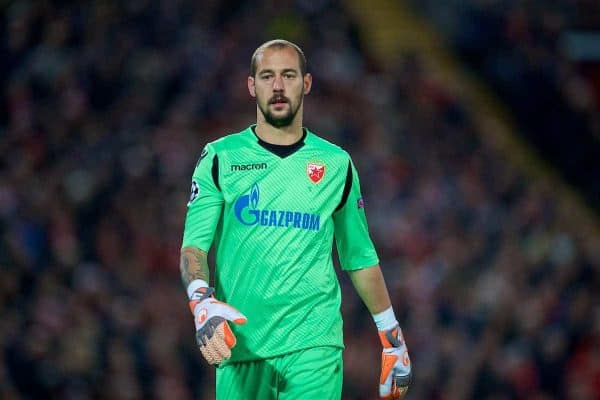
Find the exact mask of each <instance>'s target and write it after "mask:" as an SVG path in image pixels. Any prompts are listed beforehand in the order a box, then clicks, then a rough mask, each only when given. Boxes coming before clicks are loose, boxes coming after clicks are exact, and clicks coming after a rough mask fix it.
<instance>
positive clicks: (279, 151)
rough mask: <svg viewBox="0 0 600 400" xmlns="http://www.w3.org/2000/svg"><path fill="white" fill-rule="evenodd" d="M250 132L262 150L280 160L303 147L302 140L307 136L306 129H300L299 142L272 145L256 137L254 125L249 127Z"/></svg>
mask: <svg viewBox="0 0 600 400" xmlns="http://www.w3.org/2000/svg"><path fill="white" fill-rule="evenodd" d="M250 130H251V131H252V133H253V134H254V137H255V138H256V140H257V142H258V144H259V145H260V146H262V147H263V148H264V149H266V150H268V151H269V152H271V153H273V154H275V155H276V156H278V157H280V158H286V157H288V156H291V155H292V154H294V153H295V152H297V151H298V150H300V149H301V148H302V147H303V146H304V139H306V134H307V130H306V128H302V138H300V140H298V141H297V142H296V143H292V144H273V143H268V142H265V141H264V140H262V139H261V138H259V137H258V135H257V134H256V125H251V126H250Z"/></svg>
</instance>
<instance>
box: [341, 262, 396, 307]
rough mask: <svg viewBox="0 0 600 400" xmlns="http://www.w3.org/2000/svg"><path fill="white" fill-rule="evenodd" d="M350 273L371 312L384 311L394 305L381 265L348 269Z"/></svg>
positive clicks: (355, 286)
mask: <svg viewBox="0 0 600 400" xmlns="http://www.w3.org/2000/svg"><path fill="white" fill-rule="evenodd" d="M348 275H349V276H350V279H351V280H352V284H353V285H354V288H355V289H356V292H357V293H358V295H359V296H360V298H361V299H362V301H363V302H364V303H365V305H366V306H367V308H368V309H369V312H371V314H377V313H379V312H382V311H384V310H386V309H388V308H389V307H390V306H391V305H392V303H391V302H390V296H389V294H388V291H387V287H386V285H385V280H384V279H383V274H382V273H381V268H379V265H376V266H374V267H371V268H364V269H359V270H355V271H348Z"/></svg>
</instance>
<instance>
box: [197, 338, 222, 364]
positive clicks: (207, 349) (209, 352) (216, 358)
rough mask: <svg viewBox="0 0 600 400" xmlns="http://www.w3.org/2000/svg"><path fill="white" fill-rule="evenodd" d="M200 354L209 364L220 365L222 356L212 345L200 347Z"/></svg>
mask: <svg viewBox="0 0 600 400" xmlns="http://www.w3.org/2000/svg"><path fill="white" fill-rule="evenodd" d="M200 352H201V353H202V356H203V357H204V358H205V359H206V361H207V362H208V363H209V364H219V363H220V362H221V356H220V355H219V354H218V353H217V352H216V351H215V350H214V348H213V347H212V346H211V344H210V343H208V344H207V345H206V346H200Z"/></svg>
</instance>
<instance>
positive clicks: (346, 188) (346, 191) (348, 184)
mask: <svg viewBox="0 0 600 400" xmlns="http://www.w3.org/2000/svg"><path fill="white" fill-rule="evenodd" d="M350 189H352V164H351V163H350V161H348V172H346V183H345V184H344V191H343V193H342V199H341V200H340V204H338V206H337V207H336V208H335V211H334V212H336V211H338V210H339V209H341V208H342V207H344V205H345V204H346V202H347V201H348V196H350Z"/></svg>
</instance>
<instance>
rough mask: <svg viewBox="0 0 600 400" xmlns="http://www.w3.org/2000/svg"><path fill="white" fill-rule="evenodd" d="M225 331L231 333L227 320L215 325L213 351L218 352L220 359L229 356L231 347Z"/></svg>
mask: <svg viewBox="0 0 600 400" xmlns="http://www.w3.org/2000/svg"><path fill="white" fill-rule="evenodd" d="M226 331H229V332H230V333H231V329H229V325H228V324H227V322H223V323H222V324H220V325H219V326H218V327H217V329H216V331H215V336H214V346H215V351H217V353H219V356H220V357H221V360H226V359H228V358H229V357H231V347H230V346H229V344H228V343H227V339H226ZM231 334H232V335H233V333H231Z"/></svg>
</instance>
